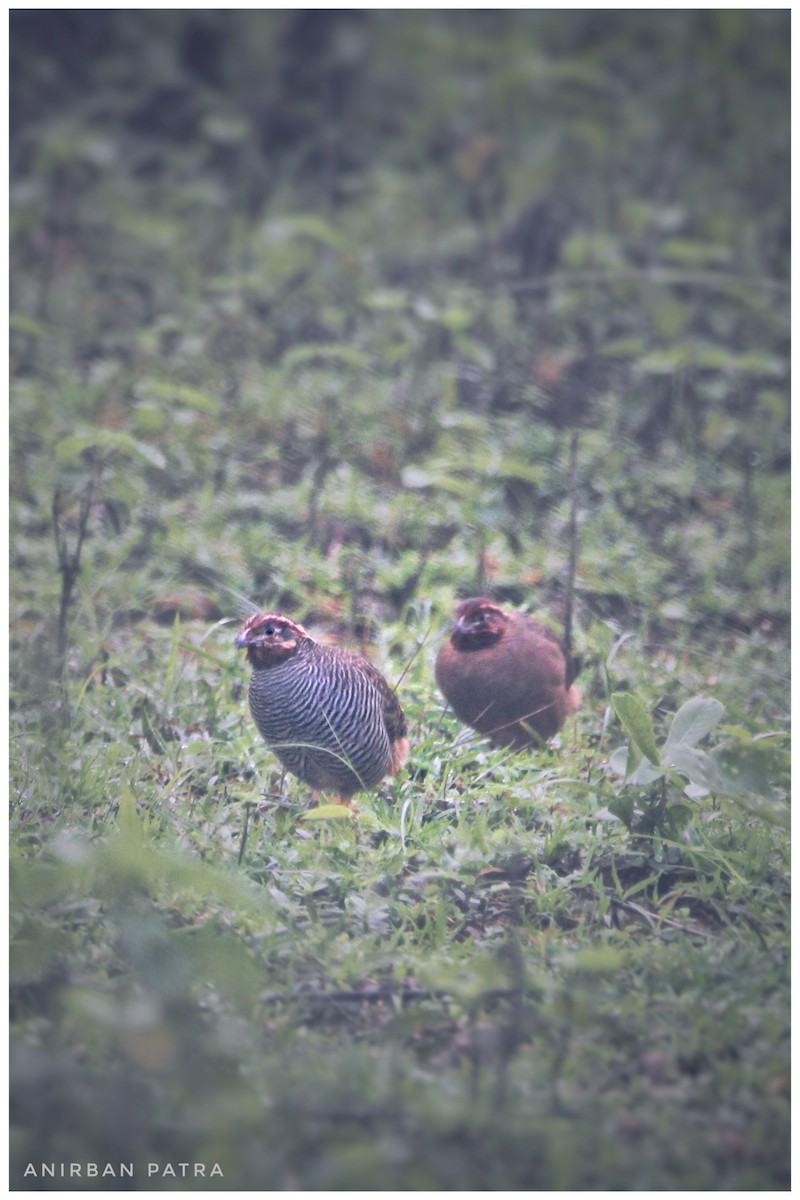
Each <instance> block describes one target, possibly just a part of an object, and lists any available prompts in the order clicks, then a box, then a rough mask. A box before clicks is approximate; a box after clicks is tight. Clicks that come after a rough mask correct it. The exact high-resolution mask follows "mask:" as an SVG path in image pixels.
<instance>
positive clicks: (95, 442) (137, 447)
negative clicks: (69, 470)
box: [56, 429, 167, 468]
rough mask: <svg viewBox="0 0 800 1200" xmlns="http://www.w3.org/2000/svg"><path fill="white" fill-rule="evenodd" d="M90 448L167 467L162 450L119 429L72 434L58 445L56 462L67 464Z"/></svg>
mask: <svg viewBox="0 0 800 1200" xmlns="http://www.w3.org/2000/svg"><path fill="white" fill-rule="evenodd" d="M90 447H96V448H97V449H98V450H114V451H117V452H118V453H120V454H135V455H138V456H139V457H140V458H143V459H144V460H145V461H146V462H148V463H150V464H151V466H154V467H160V468H163V467H165V466H166V465H167V460H166V459H165V457H164V455H163V454H162V453H161V451H160V450H156V448H155V447H154V446H149V445H148V444H147V443H146V442H140V441H137V439H136V438H135V437H132V436H131V434H129V433H125V432H124V431H123V430H119V429H94V430H91V431H90V432H87V433H73V434H70V436H69V437H65V438H62V440H61V441H60V442H58V443H57V445H56V460H57V461H58V462H66V461H67V460H68V459H70V458H77V457H78V456H79V455H80V454H82V453H83V451H84V450H88V449H89V448H90Z"/></svg>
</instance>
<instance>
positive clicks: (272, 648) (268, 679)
mask: <svg viewBox="0 0 800 1200" xmlns="http://www.w3.org/2000/svg"><path fill="white" fill-rule="evenodd" d="M236 645H237V646H239V647H242V648H244V649H246V650H247V657H248V660H249V662H250V665H251V666H252V668H253V674H252V677H251V679H250V691H249V699H250V711H251V712H252V714H253V717H254V719H255V722H256V725H257V726H258V728H259V731H260V732H261V735H262V736H263V738H264V739H265V741H266V742H267V743H268V744H269V746H270V747H271V748H272V750H274V752H275V754H277V756H278V758H279V759H280V761H281V762H282V763H283V765H284V767H285V768H286V769H287V771H291V773H292V774H293V775H296V776H297V777H298V778H299V779H302V780H303V781H304V782H305V783H308V784H310V785H311V787H312V788H319V789H320V790H321V791H333V792H336V794H337V796H338V798H339V799H340V800H341V801H342V802H343V803H345V804H346V803H349V802H350V800H351V798H352V797H353V796H354V795H355V793H356V792H361V791H365V790H366V789H368V788H372V787H375V785H376V784H378V783H380V781H381V779H383V777H384V776H385V775H396V774H397V772H398V771H399V770H400V768H401V767H402V765H403V763H404V762H405V761H406V759H407V758H408V740H407V738H406V718H405V713H404V712H403V710H402V708H401V707H400V702H399V701H398V699H397V696H396V695H395V693H394V691H393V690H392V688H391V687H390V686H389V684H388V683H387V682H386V680H385V679H384V677H383V676H382V675H381V673H380V672H379V671H378V670H376V668H375V667H373V666H372V664H371V663H369V662H367V660H366V659H365V658H362V657H361V656H360V655H358V654H352V653H351V652H350V651H349V650H342V649H340V648H339V647H337V646H323V645H321V644H320V643H319V642H315V641H314V639H313V638H311V637H309V635H308V634H307V633H306V631H305V629H303V627H302V625H298V624H297V622H296V621H292V620H290V619H289V617H285V616H282V615H281V614H280V613H257V614H255V615H254V616H252V617H250V619H249V620H248V621H247V622H246V624H245V626H244V628H243V629H242V631H241V633H240V634H239V636H238V637H237V639H236Z"/></svg>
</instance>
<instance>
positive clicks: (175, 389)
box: [136, 378, 219, 416]
mask: <svg viewBox="0 0 800 1200" xmlns="http://www.w3.org/2000/svg"><path fill="white" fill-rule="evenodd" d="M136 394H137V396H140V397H141V398H142V399H143V400H147V399H154V400H158V401H160V402H161V403H162V404H178V405H181V406H183V407H185V408H193V409H195V410H196V411H197V412H204V413H209V414H211V415H212V416H216V414H217V413H218V412H219V400H218V399H217V398H216V396H212V395H210V394H209V393H208V392H205V391H203V390H202V388H198V387H192V386H190V385H189V384H187V383H172V382H171V381H170V380H168V379H153V378H147V379H142V380H140V381H139V383H138V384H137V385H136Z"/></svg>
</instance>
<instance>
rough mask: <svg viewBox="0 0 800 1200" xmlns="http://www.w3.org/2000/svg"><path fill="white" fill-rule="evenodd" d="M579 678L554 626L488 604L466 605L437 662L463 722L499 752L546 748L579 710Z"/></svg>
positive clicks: (483, 600) (448, 695) (441, 683)
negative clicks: (500, 748)
mask: <svg viewBox="0 0 800 1200" xmlns="http://www.w3.org/2000/svg"><path fill="white" fill-rule="evenodd" d="M574 674H575V671H574V669H573V666H572V664H571V663H570V664H568V662H567V659H566V657H565V654H564V651H563V648H562V645H561V642H560V641H559V639H558V637H557V636H556V634H555V633H553V631H552V630H551V629H549V628H548V626H547V625H544V624H543V623H542V622H541V621H537V620H535V618H533V617H530V616H528V615H527V613H521V612H505V611H504V610H503V609H502V608H501V607H500V606H499V605H498V604H495V603H494V602H493V601H492V600H489V599H487V598H486V597H485V596H479V597H475V598H473V599H471V600H464V601H463V602H462V603H461V604H459V606H458V608H457V609H456V619H455V625H454V626H453V629H452V631H451V633H450V636H449V638H448V639H447V641H446V642H445V643H444V645H443V646H442V648H441V650H440V651H439V655H438V658H437V660H436V682H437V683H438V685H439V687H440V688H441V690H442V692H443V693H444V696H445V698H446V699H447V701H448V703H449V704H450V706H451V707H452V709H453V710H454V712H455V713H456V715H457V716H458V717H460V718H461V720H462V721H464V722H465V724H467V725H471V726H472V728H473V729H476V730H477V731H478V733H483V734H485V735H486V736H487V737H488V738H489V739H490V740H491V741H492V742H493V743H494V744H495V745H498V746H510V747H511V748H512V749H514V750H521V749H523V748H524V747H526V746H541V745H544V743H546V742H547V741H548V740H549V739H550V738H552V737H553V736H554V735H555V734H556V733H557V732H558V731H559V729H561V727H562V725H563V724H564V722H565V721H566V719H567V717H568V716H569V715H570V714H571V713H573V712H575V710H576V709H577V708H578V706H579V704H580V694H579V692H578V689H577V688H576V687H574V686H573V683H572V680H573V678H574Z"/></svg>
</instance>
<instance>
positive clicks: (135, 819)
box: [117, 784, 144, 846]
mask: <svg viewBox="0 0 800 1200" xmlns="http://www.w3.org/2000/svg"><path fill="white" fill-rule="evenodd" d="M117 825H118V826H119V830H120V833H121V834H122V837H123V839H124V840H125V841H126V842H129V843H131V844H132V845H136V846H140V845H141V844H142V841H143V839H144V830H143V828H142V822H141V818H140V817H139V814H138V812H137V811H136V801H135V799H134V796H133V792H132V791H131V789H130V788H129V787H128V786H127V784H126V785H125V786H124V787H123V790H122V797H121V799H120V802H119V812H118V814H117Z"/></svg>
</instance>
